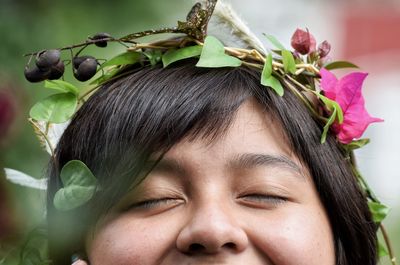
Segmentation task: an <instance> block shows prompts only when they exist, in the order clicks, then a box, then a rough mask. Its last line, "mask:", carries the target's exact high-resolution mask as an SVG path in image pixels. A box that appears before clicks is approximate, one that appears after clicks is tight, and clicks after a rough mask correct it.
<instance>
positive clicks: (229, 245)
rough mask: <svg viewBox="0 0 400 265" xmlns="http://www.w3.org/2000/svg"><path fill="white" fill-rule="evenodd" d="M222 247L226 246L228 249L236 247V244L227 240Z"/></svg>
mask: <svg viewBox="0 0 400 265" xmlns="http://www.w3.org/2000/svg"><path fill="white" fill-rule="evenodd" d="M223 247H225V248H228V249H236V244H235V243H232V242H228V243H226V244H224V245H223Z"/></svg>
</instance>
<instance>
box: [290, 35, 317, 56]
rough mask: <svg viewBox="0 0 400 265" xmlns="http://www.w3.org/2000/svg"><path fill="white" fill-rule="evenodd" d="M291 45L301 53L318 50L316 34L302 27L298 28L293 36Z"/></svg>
mask: <svg viewBox="0 0 400 265" xmlns="http://www.w3.org/2000/svg"><path fill="white" fill-rule="evenodd" d="M291 45H292V47H293V49H295V50H296V51H297V52H299V53H300V54H303V55H305V54H309V53H311V52H314V51H315V50H316V45H317V44H316V41H315V38H314V36H313V35H312V34H311V33H310V32H308V30H307V31H304V30H302V29H296V31H295V32H294V34H293V36H292V40H291Z"/></svg>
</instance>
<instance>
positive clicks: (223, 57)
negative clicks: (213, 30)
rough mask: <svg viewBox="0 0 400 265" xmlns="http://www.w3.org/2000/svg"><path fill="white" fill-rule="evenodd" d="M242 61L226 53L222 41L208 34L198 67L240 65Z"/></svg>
mask: <svg viewBox="0 0 400 265" xmlns="http://www.w3.org/2000/svg"><path fill="white" fill-rule="evenodd" d="M241 64H242V61H241V60H240V59H238V58H236V57H233V56H230V55H228V54H225V48H224V45H223V44H222V42H220V41H219V40H218V39H217V38H215V37H213V36H207V37H206V39H205V41H204V46H203V49H202V51H201V55H200V60H199V61H198V62H197V64H196V66H197V67H210V68H215V67H238V66H240V65H241Z"/></svg>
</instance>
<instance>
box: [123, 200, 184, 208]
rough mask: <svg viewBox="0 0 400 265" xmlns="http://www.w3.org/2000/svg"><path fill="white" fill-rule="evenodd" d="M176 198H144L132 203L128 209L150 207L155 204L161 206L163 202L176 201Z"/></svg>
mask: <svg viewBox="0 0 400 265" xmlns="http://www.w3.org/2000/svg"><path fill="white" fill-rule="evenodd" d="M177 200H178V199H175V198H159V199H149V200H144V201H140V202H137V203H134V204H132V205H131V206H130V207H129V209H132V208H134V209H151V208H154V207H156V206H161V205H164V204H167V203H169V202H171V201H175V202H176V201H177Z"/></svg>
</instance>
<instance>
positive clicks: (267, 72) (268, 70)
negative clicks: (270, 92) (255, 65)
mask: <svg viewBox="0 0 400 265" xmlns="http://www.w3.org/2000/svg"><path fill="white" fill-rule="evenodd" d="M271 75H272V54H268V55H267V57H266V58H265V64H264V67H263V71H262V73H261V84H262V83H263V81H262V80H264V79H268V78H270V76H271Z"/></svg>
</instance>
